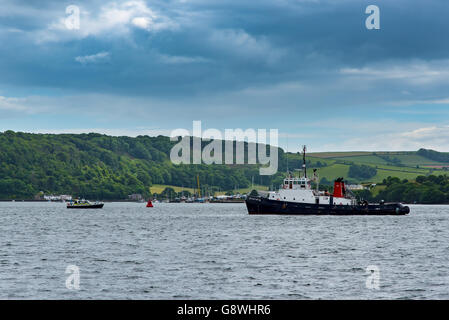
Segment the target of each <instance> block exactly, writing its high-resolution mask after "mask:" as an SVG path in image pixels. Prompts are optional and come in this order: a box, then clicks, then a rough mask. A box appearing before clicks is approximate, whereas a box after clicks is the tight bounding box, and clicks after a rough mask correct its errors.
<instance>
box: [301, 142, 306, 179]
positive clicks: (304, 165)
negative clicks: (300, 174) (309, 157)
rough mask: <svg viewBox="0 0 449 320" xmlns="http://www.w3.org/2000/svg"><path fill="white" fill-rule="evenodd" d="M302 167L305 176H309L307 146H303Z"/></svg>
mask: <svg viewBox="0 0 449 320" xmlns="http://www.w3.org/2000/svg"><path fill="white" fill-rule="evenodd" d="M302 167H303V169H304V178H307V168H306V146H302Z"/></svg>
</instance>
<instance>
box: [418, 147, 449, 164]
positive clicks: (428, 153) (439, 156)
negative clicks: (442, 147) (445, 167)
mask: <svg viewBox="0 0 449 320" xmlns="http://www.w3.org/2000/svg"><path fill="white" fill-rule="evenodd" d="M416 153H417V154H418V155H420V156H422V157H424V158H427V159H430V160H433V161H439V162H449V153H447V152H438V151H434V150H428V149H419V150H418V151H417V152H416Z"/></svg>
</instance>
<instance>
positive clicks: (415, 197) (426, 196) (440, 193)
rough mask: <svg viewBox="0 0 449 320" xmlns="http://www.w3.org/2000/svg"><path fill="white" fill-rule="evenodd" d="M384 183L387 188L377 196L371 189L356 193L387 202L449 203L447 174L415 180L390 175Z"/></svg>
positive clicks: (366, 198) (367, 198) (370, 199)
mask: <svg viewBox="0 0 449 320" xmlns="http://www.w3.org/2000/svg"><path fill="white" fill-rule="evenodd" d="M382 185H385V189H383V190H382V191H381V192H380V193H379V194H378V195H377V196H375V197H374V196H373V195H372V193H371V192H370V191H369V190H362V191H356V194H357V195H358V196H359V197H360V198H363V199H365V200H368V201H380V200H384V201H387V202H390V201H397V202H405V203H422V204H445V203H449V177H447V176H446V175H439V176H435V175H430V176H427V177H426V176H418V177H417V178H416V180H415V181H408V180H400V179H399V178H396V177H395V178H392V177H388V178H387V179H384V181H383V183H382Z"/></svg>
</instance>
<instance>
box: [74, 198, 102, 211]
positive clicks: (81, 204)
mask: <svg viewBox="0 0 449 320" xmlns="http://www.w3.org/2000/svg"><path fill="white" fill-rule="evenodd" d="M103 206H104V203H103V202H94V203H92V202H90V201H89V200H84V199H83V200H74V201H70V202H67V209H101V208H103Z"/></svg>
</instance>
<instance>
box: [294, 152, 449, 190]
mask: <svg viewBox="0 0 449 320" xmlns="http://www.w3.org/2000/svg"><path fill="white" fill-rule="evenodd" d="M288 158H289V169H290V170H291V171H293V170H294V169H295V168H299V167H300V166H301V161H302V155H301V154H297V153H295V154H289V155H288ZM307 160H308V161H309V167H313V168H317V169H318V174H319V178H320V179H322V178H326V179H327V180H328V181H332V180H334V179H336V178H338V177H344V178H346V179H348V178H349V179H350V180H351V181H353V182H359V183H379V182H382V180H383V179H386V178H387V177H389V176H391V177H398V178H400V179H407V180H414V179H415V178H416V177H417V176H419V175H423V176H426V175H430V174H435V175H438V174H446V173H447V172H448V171H446V170H443V169H442V168H428V167H426V166H448V167H449V163H444V162H438V161H433V160H430V159H427V158H425V157H423V156H421V155H418V154H416V152H412V151H410V152H322V153H310V154H308V155H307ZM318 162H319V163H318ZM352 164H357V165H368V166H371V167H374V168H376V169H377V174H376V175H375V176H374V177H371V178H369V179H366V180H360V179H355V178H350V177H348V172H349V168H350V166H351V165H352ZM319 165H321V167H320V166H319ZM323 165H325V166H323Z"/></svg>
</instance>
